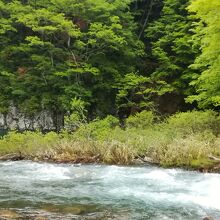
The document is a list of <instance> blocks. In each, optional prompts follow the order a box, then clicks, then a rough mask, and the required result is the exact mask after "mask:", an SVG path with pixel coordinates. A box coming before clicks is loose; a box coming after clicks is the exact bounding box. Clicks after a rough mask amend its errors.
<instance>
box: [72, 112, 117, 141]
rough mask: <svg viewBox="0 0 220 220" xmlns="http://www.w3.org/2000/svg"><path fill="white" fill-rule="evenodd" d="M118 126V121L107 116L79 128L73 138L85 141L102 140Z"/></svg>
mask: <svg viewBox="0 0 220 220" xmlns="http://www.w3.org/2000/svg"><path fill="white" fill-rule="evenodd" d="M118 125H119V119H117V118H115V117H113V116H111V115H109V116H107V117H106V118H104V119H96V120H94V121H92V122H90V123H89V124H85V125H83V126H81V127H80V128H79V129H78V130H77V132H76V133H75V135H74V136H75V137H82V138H86V139H94V140H104V139H105V138H107V137H108V135H109V133H111V130H113V129H114V128H115V127H116V126H118Z"/></svg>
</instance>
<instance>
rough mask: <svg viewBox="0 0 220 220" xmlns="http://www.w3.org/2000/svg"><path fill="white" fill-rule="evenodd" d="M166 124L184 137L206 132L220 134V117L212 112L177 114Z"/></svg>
mask: <svg viewBox="0 0 220 220" xmlns="http://www.w3.org/2000/svg"><path fill="white" fill-rule="evenodd" d="M166 123H167V126H168V127H169V128H170V129H172V130H173V131H176V132H178V133H182V134H183V135H185V134H192V133H198V132H203V131H205V130H209V131H211V132H213V133H214V134H216V135H217V134H219V133H220V117H219V116H218V114H217V113H216V112H214V111H211V110H210V111H192V112H182V113H177V114H175V115H173V116H171V117H169V118H168V119H167V121H166ZM163 126H164V125H163Z"/></svg>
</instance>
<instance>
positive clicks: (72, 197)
mask: <svg viewBox="0 0 220 220" xmlns="http://www.w3.org/2000/svg"><path fill="white" fill-rule="evenodd" d="M5 210H8V211H10V212H13V213H16V215H14V218H15V219H66V220H69V219H77V220H78V219H79V220H81V219H82V220H83V219H100V220H109V219H118V220H142V219H143V220H145V219H146V220H147V219H149V220H163V219H164V220H202V219H203V218H204V217H206V216H211V217H212V218H213V219H216V220H219V219H220V175H219V174H202V173H198V172H190V171H183V170H180V169H163V168H158V167H152V166H143V167H123V166H107V165H70V164H69V165H68V164H50V163H36V162H30V161H19V162H0V216H1V212H5ZM6 217H7V215H6ZM0 219H1V217H0ZM5 219H7V218H5Z"/></svg>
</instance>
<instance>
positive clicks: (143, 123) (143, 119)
mask: <svg viewBox="0 0 220 220" xmlns="http://www.w3.org/2000/svg"><path fill="white" fill-rule="evenodd" d="M155 119H156V116H155V115H154V113H153V112H151V111H142V112H140V113H137V114H135V115H131V116H129V117H128V118H127V120H126V127H127V128H141V129H144V128H147V127H150V126H152V125H153V123H154V121H155Z"/></svg>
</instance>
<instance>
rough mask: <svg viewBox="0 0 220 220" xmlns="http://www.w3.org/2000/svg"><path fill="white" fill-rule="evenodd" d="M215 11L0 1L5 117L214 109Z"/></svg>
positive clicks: (219, 78)
mask: <svg viewBox="0 0 220 220" xmlns="http://www.w3.org/2000/svg"><path fill="white" fill-rule="evenodd" d="M219 11H220V1H219V0H210V1H209V2H208V4H207V0H194V1H190V0H123V1H121V0H95V1H94V0H22V1H11V0H0V85H1V86H0V113H2V114H7V112H8V110H9V108H10V106H11V105H13V106H16V107H17V108H18V109H19V110H20V111H21V112H23V113H24V114H26V115H28V116H29V117H32V116H33V115H35V114H37V113H38V112H41V111H45V110H46V111H49V112H52V113H53V115H54V118H57V117H58V116H59V117H60V116H61V117H62V118H63V119H64V118H65V120H67V121H68V120H71V121H77V120H79V121H88V120H93V119H94V118H97V117H100V118H104V117H105V116H107V115H109V114H110V115H114V116H116V117H119V118H121V119H123V118H126V117H128V116H129V115H132V114H135V113H137V112H141V111H143V110H150V111H154V112H157V113H159V114H162V115H169V114H173V113H175V112H178V111H187V110H192V109H212V110H215V111H218V110H219V106H220V41H219V39H220V29H219V27H220V13H219ZM62 123H63V122H62V120H61V121H59V124H57V130H59V129H60V128H62V126H63V124H62Z"/></svg>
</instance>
